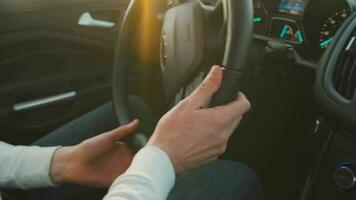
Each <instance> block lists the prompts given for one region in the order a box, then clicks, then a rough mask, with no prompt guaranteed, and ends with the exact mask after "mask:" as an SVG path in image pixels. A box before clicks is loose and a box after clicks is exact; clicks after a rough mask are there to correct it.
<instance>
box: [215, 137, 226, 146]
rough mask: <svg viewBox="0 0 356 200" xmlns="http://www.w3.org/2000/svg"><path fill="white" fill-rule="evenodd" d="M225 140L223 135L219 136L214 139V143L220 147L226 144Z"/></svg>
mask: <svg viewBox="0 0 356 200" xmlns="http://www.w3.org/2000/svg"><path fill="white" fill-rule="evenodd" d="M227 142H228V139H227V137H225V136H221V137H219V138H217V140H216V143H217V144H218V146H219V147H221V148H222V147H224V146H226V144H227Z"/></svg>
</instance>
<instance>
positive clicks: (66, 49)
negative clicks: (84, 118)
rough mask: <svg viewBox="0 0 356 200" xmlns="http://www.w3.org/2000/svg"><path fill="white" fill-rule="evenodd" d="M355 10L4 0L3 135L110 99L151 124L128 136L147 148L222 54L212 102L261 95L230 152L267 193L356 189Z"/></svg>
mask: <svg viewBox="0 0 356 200" xmlns="http://www.w3.org/2000/svg"><path fill="white" fill-rule="evenodd" d="M355 9H356V1H355V0H241V1H240V0H239V1H236V0H76V1H70V0H57V1H50V0H0V130H1V132H0V141H5V142H8V143H11V144H14V145H30V144H31V143H33V142H34V141H36V140H38V139H39V138H41V137H43V136H45V135H46V134H48V133H50V132H51V131H53V130H55V129H57V128H59V127H61V126H63V125H65V124H66V123H68V122H70V121H72V120H74V119H76V118H77V117H79V116H81V115H83V114H85V113H87V112H89V111H91V110H93V109H95V108H97V107H99V106H101V105H103V104H105V103H107V102H110V101H113V104H114V110H115V113H116V115H117V117H118V121H119V122H120V123H122V124H125V123H127V122H129V121H130V120H131V119H132V118H133V117H138V118H139V119H140V120H141V121H143V125H142V127H141V128H140V133H137V134H135V135H134V136H133V137H132V138H129V139H128V142H129V144H130V145H132V147H133V148H139V147H142V145H144V143H145V142H146V141H147V138H148V137H149V135H150V134H152V131H153V129H154V127H155V124H156V122H157V120H158V119H159V118H160V117H161V116H162V115H163V114H164V113H165V112H167V111H168V110H169V108H171V107H173V106H174V105H175V104H177V103H178V102H179V101H180V100H182V99H184V98H185V97H186V96H188V95H189V94H190V93H191V92H192V91H193V90H194V89H195V88H196V86H197V85H198V84H199V83H200V82H201V81H202V79H203V78H204V76H205V75H206V73H207V71H208V70H209V69H210V67H211V66H212V65H214V64H219V65H221V66H223V67H225V68H226V70H225V71H224V82H223V88H222V89H221V90H220V93H218V94H217V95H216V98H214V99H213V101H212V105H221V104H224V103H228V102H229V101H231V100H232V98H234V97H235V96H236V94H237V92H238V91H239V90H240V91H242V92H243V93H244V94H246V96H247V97H248V98H249V100H250V101H251V104H252V109H251V111H250V112H249V113H247V114H246V115H245V116H244V119H243V122H242V124H241V125H240V126H239V127H238V128H237V130H236V131H235V133H234V135H233V136H232V138H231V139H230V141H229V146H228V149H227V151H226V153H225V154H224V155H223V156H222V157H221V159H226V160H234V161H241V162H243V163H245V164H247V165H248V166H250V167H251V168H252V169H254V170H255V171H256V173H257V174H258V176H259V178H260V179H261V182H262V184H263V187H264V192H265V198H266V199H271V200H279V199H281V200H282V199H288V200H294V199H295V200H297V199H298V200H314V199H315V200H328V199H330V200H351V199H356V171H355V170H356V137H355V136H356V133H355V128H356V106H355V105H356V104H355V94H356V90H355V89H356V43H355V42H356V40H355V39H356V32H355V27H356V14H353V13H354V11H355ZM172 25H174V27H173V26H172ZM172 27H173V28H172ZM132 97H135V99H136V101H139V102H140V105H141V106H139V107H134V106H132V105H130V100H129V99H130V98H132ZM188 139H189V138H187V140H188Z"/></svg>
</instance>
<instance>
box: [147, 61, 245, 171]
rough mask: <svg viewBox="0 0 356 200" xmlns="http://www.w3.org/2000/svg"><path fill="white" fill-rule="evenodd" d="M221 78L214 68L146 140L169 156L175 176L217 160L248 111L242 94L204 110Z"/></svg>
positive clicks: (219, 71) (218, 69)
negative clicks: (224, 103)
mask: <svg viewBox="0 0 356 200" xmlns="http://www.w3.org/2000/svg"><path fill="white" fill-rule="evenodd" d="M222 76H223V73H222V69H221V68H220V67H218V66H214V67H213V68H212V70H211V71H210V73H209V74H208V76H207V77H206V79H205V80H204V81H203V83H202V84H201V85H200V86H199V87H198V88H197V89H196V90H195V91H194V92H193V93H192V94H191V95H190V96H189V97H188V98H186V99H185V100H183V101H181V102H180V103H179V104H178V105H177V106H176V107H174V108H173V109H172V110H171V111H169V112H168V113H167V114H166V115H165V116H164V117H163V118H162V119H161V120H160V122H159V123H158V125H157V127H156V130H155V132H154V134H153V136H152V137H151V139H150V140H149V143H148V144H149V145H153V146H157V147H159V148H161V149H162V150H163V151H165V152H166V153H167V154H168V155H169V157H170V159H171V161H172V163H173V166H174V168H175V171H176V173H180V172H184V171H186V170H190V169H194V168H196V167H199V166H201V165H204V164H207V163H209V162H212V161H214V160H216V159H217V158H218V156H220V155H221V154H222V153H224V152H225V150H226V147H227V142H228V140H229V138H230V136H231V134H232V133H233V131H234V130H235V128H236V127H237V126H238V125H239V123H240V121H241V119H242V117H243V114H245V113H246V112H247V111H248V110H249V109H250V102H249V101H248V100H247V98H246V97H245V95H243V94H242V93H239V94H238V97H237V98H236V100H235V101H233V102H231V103H229V104H228V105H223V106H218V107H214V108H207V106H208V103H209V100H210V99H211V97H212V96H213V94H214V93H215V92H216V91H217V90H218V89H219V88H220V85H221V82H222Z"/></svg>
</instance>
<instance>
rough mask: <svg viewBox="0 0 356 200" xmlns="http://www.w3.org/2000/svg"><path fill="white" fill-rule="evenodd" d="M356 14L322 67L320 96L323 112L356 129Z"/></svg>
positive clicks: (319, 68)
mask: <svg viewBox="0 0 356 200" xmlns="http://www.w3.org/2000/svg"><path fill="white" fill-rule="evenodd" d="M355 27H356V14H353V15H351V16H350V17H349V18H348V19H347V20H346V21H345V23H344V24H343V25H342V26H341V27H340V29H339V30H338V32H337V34H336V35H335V37H334V39H333V42H332V44H331V46H330V47H329V48H328V50H327V51H326V52H325V53H324V55H323V57H322V58H321V61H320V63H319V66H318V70H317V80H316V97H317V100H318V102H319V105H320V106H321V110H322V111H323V112H324V113H325V114H326V115H327V116H329V117H332V119H333V120H335V119H338V120H339V121H340V122H342V123H344V125H345V127H352V128H355V127H356V90H355V89H356V37H355V36H356V32H355Z"/></svg>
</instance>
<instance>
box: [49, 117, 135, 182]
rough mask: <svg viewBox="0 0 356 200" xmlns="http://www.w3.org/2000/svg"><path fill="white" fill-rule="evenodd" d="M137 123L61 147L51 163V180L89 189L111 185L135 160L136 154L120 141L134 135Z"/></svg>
mask: <svg viewBox="0 0 356 200" xmlns="http://www.w3.org/2000/svg"><path fill="white" fill-rule="evenodd" d="M138 124H139V122H138V121H137V120H135V121H133V122H132V123H130V124H128V125H125V126H121V127H119V128H118V129H116V130H113V131H110V132H107V133H104V134H101V135H99V136H97V137H94V138H91V139H88V140H86V141H84V142H82V143H80V144H79V145H76V146H72V147H62V148H59V149H58V150H57V151H56V153H55V154H54V157H53V160H52V166H51V170H50V176H51V178H52V181H53V182H54V183H57V184H60V183H64V182H65V183H74V184H78V185H84V186H90V187H108V186H110V185H111V184H112V183H113V181H114V180H115V179H116V178H117V177H118V176H119V175H121V174H122V173H124V172H125V171H126V169H127V168H128V167H129V165H130V164H131V160H132V158H133V152H132V151H131V150H130V149H129V148H128V147H127V145H126V144H124V143H123V142H120V141H119V140H120V139H122V138H124V137H125V136H127V135H129V134H131V133H133V132H134V131H135V129H136V128H137V127H138Z"/></svg>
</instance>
